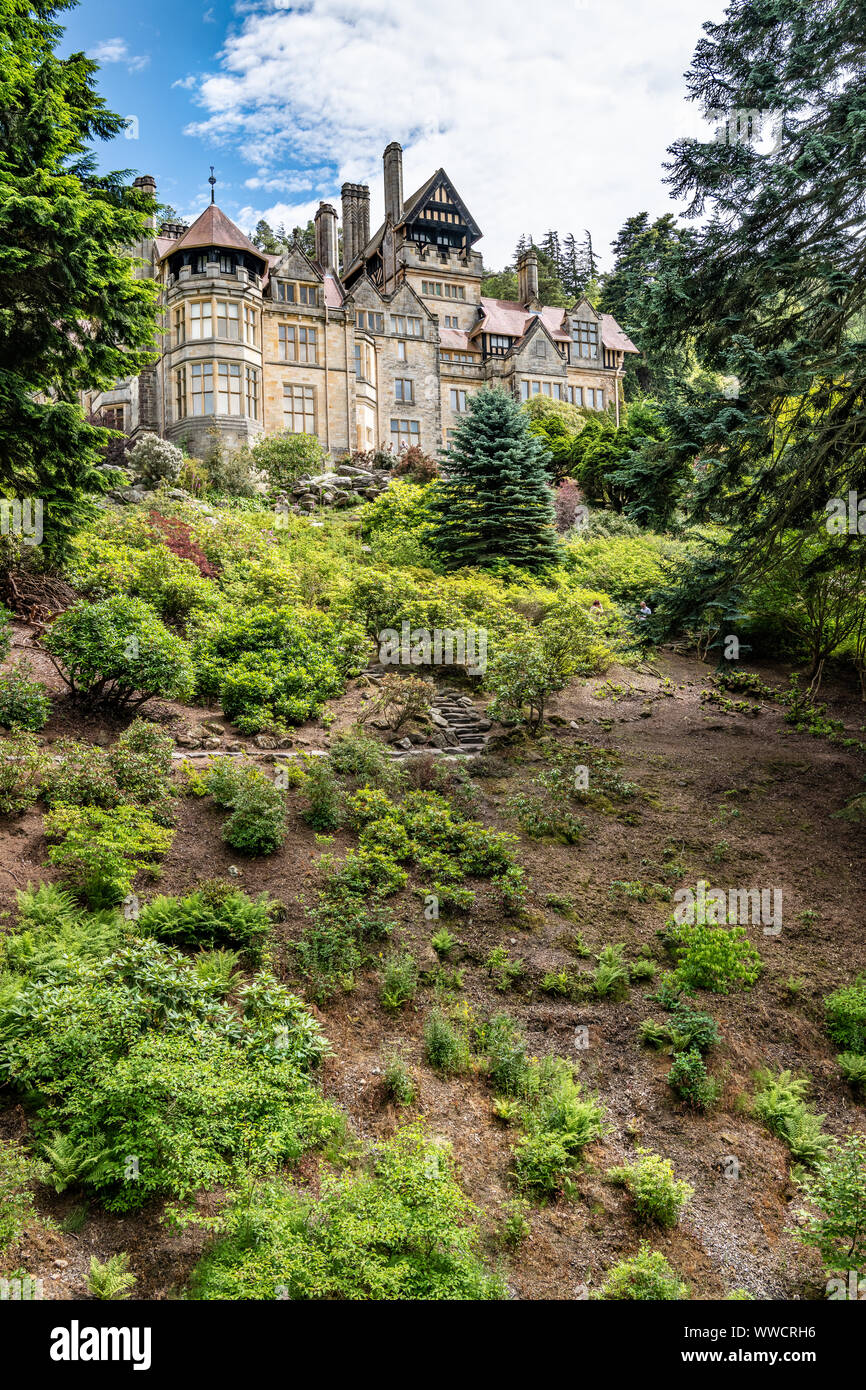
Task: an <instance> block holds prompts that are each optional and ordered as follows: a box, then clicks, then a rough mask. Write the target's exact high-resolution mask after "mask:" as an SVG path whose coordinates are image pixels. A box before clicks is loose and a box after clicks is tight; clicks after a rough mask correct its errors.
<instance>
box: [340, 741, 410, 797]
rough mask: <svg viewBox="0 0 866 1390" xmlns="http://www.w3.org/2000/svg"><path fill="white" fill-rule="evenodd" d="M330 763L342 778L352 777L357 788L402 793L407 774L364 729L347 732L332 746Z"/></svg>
mask: <svg viewBox="0 0 866 1390" xmlns="http://www.w3.org/2000/svg"><path fill="white" fill-rule="evenodd" d="M330 762H331V766H332V767H333V769H334V771H335V772H336V773H338V774H339V775H340V776H341V777H351V778H352V779H353V781H354V782H355V784H356V786H364V787H381V788H382V789H383V790H384V791H388V792H391V793H394V792H397V791H399V790H401V788H402V787H403V785H404V783H405V781H406V772H405V769H404V768H402V767H401V766H400V765H399V763H396V762H394V760H393V759H392V758H389V756H388V754H387V752H386V750H385V748H384V746H383V745H382V744H381V743H379V741H378V740H377V739H375V738H371V737H370V736H369V735H368V734H365V733H364V731H363V729H361V728H359V727H357V726H356V727H355V728H353V729H343V730H342V731H341V732H340V733H339V734H338V735H337V737H336V738H335V739H334V742H333V744H332V745H331V754H330Z"/></svg>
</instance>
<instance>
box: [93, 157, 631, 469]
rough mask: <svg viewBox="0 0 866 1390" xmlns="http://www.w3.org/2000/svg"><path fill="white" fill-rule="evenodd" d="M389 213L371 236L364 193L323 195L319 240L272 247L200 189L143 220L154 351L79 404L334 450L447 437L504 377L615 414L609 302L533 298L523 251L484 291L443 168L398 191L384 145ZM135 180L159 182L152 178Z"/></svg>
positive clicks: (236, 440)
mask: <svg viewBox="0 0 866 1390" xmlns="http://www.w3.org/2000/svg"><path fill="white" fill-rule="evenodd" d="M384 163H385V219H384V221H383V223H382V225H381V226H380V227H379V228H378V230H377V231H376V232H375V233H374V234H373V235H372V236H371V235H370V190H369V188H368V187H366V186H364V185H360V184H348V183H347V184H344V185H343V188H342V224H343V236H342V258H341V261H342V263H340V258H338V237H337V214H336V211H335V209H334V208H333V207H332V206H331V205H330V204H328V203H321V204H320V206H319V210H318V212H317V213H316V217H315V229H316V255H315V260H311V259H310V258H309V257H308V256H307V255H305V254H304V252H303V251H302V250H301V249H300V247H298V246H293V247H291V248H290V249H289V250H288V251H287V252H286V253H285V254H283V255H280V256H274V255H267V254H265V253H264V252H262V251H260V250H259V249H258V248H257V247H256V246H254V245H253V244H252V242H251V241H249V240H248V238H247V237H246V236H245V235H244V234H243V232H241V231H240V230H239V228H238V227H236V226H235V225H234V223H233V222H231V221H230V220H229V218H228V217H226V216H225V214H224V213H222V212H221V211H220V209H219V208H218V207H217V206H216V205H215V204H214V203H213V202H211V204H210V206H209V207H207V208H206V209H205V211H204V212H203V213H202V214H201V216H200V217H199V218H198V219H197V220H196V221H195V222H194V223H193V225H192V226H191V227H189V228H185V227H182V226H177V225H173V224H163V225H162V226H160V227H159V228H157V226H156V224H155V222H154V223H153V225H152V227H151V231H150V234H149V235H148V237H147V238H146V239H145V240H144V241H143V242H141V243H140V244H139V245H138V246H136V247H134V248H133V254H134V255H135V256H136V257H137V258H138V260H139V261H140V263H141V267H142V268H141V272H140V273H141V274H143V275H148V276H150V277H152V278H153V279H155V280H157V281H158V282H159V285H160V290H161V304H162V312H163V319H162V331H161V334H160V338H159V343H158V348H159V358H158V361H157V362H156V364H155V365H154V366H152V367H150V368H148V369H147V370H146V371H144V372H142V373H141V375H140V376H138V377H132V378H129V379H127V380H125V381H121V382H118V383H117V384H116V386H115V389H113V390H111V391H104V392H95V393H93V392H92V393H89V394H88V395H87V396H86V397H85V405H86V408H87V409H88V410H90V411H92V412H93V413H94V414H96V415H98V416H99V417H100V418H101V419H102V420H103V421H104V422H105V423H106V424H109V425H112V426H114V427H115V428H120V429H124V430H126V431H127V433H129V434H131V435H133V436H134V435H136V434H137V433H140V432H142V431H145V430H152V431H155V432H156V433H158V434H161V435H164V436H165V437H166V438H168V439H171V440H174V441H175V442H176V443H180V442H181V441H185V442H186V443H187V445H188V447H189V448H190V450H191V452H192V453H194V454H198V455H201V454H203V453H206V451H207V448H208V445H209V435H210V432H211V431H212V430H213V429H214V427H216V429H217V430H218V431H219V433H220V435H221V437H222V439H223V440H224V442H225V443H226V445H227V446H229V447H234V446H236V445H238V444H241V443H245V442H250V443H251V442H253V441H254V440H255V439H256V438H257V437H258V436H259V435H261V434H262V433H267V434H275V433H279V432H281V431H284V430H289V431H294V432H300V431H303V432H306V433H309V434H314V435H316V436H317V437H318V439H319V441H320V443H321V444H322V446H323V448H325V449H326V450H327V451H329V452H330V453H331V454H332V455H334V456H336V455H339V454H341V453H344V452H346V451H353V450H355V449H370V448H373V447H377V446H382V447H386V448H387V446H388V445H392V446H393V448H394V450H395V452H396V451H399V450H400V449H402V448H404V447H406V446H408V445H411V444H420V445H421V447H422V448H423V449H425V450H426V451H428V452H431V453H436V451H437V450H438V449H439V448H441V447H443V446H444V447H447V446H448V442H449V439H450V437H451V435H452V433H453V431H454V428H455V426H456V425H457V424H458V423H459V421H460V417H461V415H462V414H463V413H464V412H465V411H466V409H467V401H468V399H469V397H470V396H471V395H472V393H473V391H476V390H478V389H479V387H480V386H482V385H483V384H485V383H494V382H499V383H500V384H502V385H504V386H505V387H507V388H508V389H509V390H510V391H512V392H513V393H514V395H515V397H516V398H517V399H518V400H527V399H529V397H531V396H533V395H546V396H551V397H553V398H554V399H557V400H565V401H571V402H573V403H574V404H576V405H582V406H584V407H587V408H589V409H591V410H604V409H607V408H608V407H612V408H613V409H615V410H616V412H617V413H618V411H619V398H620V393H621V389H622V388H621V385H620V382H621V379H622V376H623V359H624V354H625V353H628V352H636V351H637V349H636V348H635V347H634V345H633V344H632V343H631V342H630V341H629V339H628V338H627V337H626V335H625V334H624V333H623V331H622V329H621V328H620V327H619V325H618V324H617V322H616V320H615V319H613V318H612V317H611V316H610V315H609V314H599V313H597V312H596V310H595V309H593V307H592V305H591V304H589V302H588V301H587V300H585V299H582V300H580V301H579V302H578V303H577V304H575V305H573V306H572V307H571V308H570V309H561V308H553V307H551V306H549V305H543V304H541V302H540V301H539V298H538V264H537V259H536V255H535V252H533V251H529V252H527V253H526V254H525V255H524V256H523V257H522V259H521V261H520V262H519V265H518V278H519V287H520V288H519V299H518V301H517V302H516V303H512V302H509V301H506V300H500V299H487V298H485V297H484V296H482V294H481V277H482V267H481V256H480V254H479V253H478V252H477V251H476V250H474V247H475V244H476V242H478V241H479V239H480V237H481V231H480V229H479V227H478V225H477V224H476V222H475V221H474V220H473V218H472V215H471V213H470V212H469V210H468V208H467V207H466V205H465V203H464V202H463V200H462V198H461V197H460V196H459V194H458V193H457V191H456V189H455V188H454V186H453V184H452V183H451V181H450V179H449V178H448V175H447V174H446V173H445V171H444V169H437V170H436V172H435V174H433V175H431V177H430V178H429V179H428V180H427V182H426V183H424V184H422V186H421V187H420V188H419V189H418V191H417V192H416V193H413V194H412V195H411V197H409V198H404V196H403V151H402V149H401V147H400V145H398V144H396V143H393V144H390V145H389V146H388V148H387V149H386V150H385V154H384ZM136 184H137V185H138V186H140V187H143V188H146V189H148V190H149V191H150V192H151V194H153V195H155V193H156V184H155V181H154V180H153V179H152V178H150V177H149V176H144V177H142V178H139V179H136Z"/></svg>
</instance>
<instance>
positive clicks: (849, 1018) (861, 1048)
mask: <svg viewBox="0 0 866 1390" xmlns="http://www.w3.org/2000/svg"><path fill="white" fill-rule="evenodd" d="M824 1009H825V1012H826V1015H827V1032H828V1033H829V1034H830V1037H831V1038H832V1039H833V1041H834V1043H836V1045H837V1046H838V1047H841V1048H843V1049H844V1050H845V1051H846V1052H859V1053H861V1054H866V975H858V976H857V979H856V980H854V981H853V982H852V983H851V984H850V985H843V986H842V987H841V989H837V990H836V991H835V992H834V993H833V994H830V995H828V996H827V998H826V999H825V1000H824Z"/></svg>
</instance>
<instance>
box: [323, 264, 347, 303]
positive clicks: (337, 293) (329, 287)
mask: <svg viewBox="0 0 866 1390" xmlns="http://www.w3.org/2000/svg"><path fill="white" fill-rule="evenodd" d="M344 298H345V295H344V293H343V287H342V285H341V284H340V282H339V280H338V279H337V277H336V275H332V274H331V273H330V271H325V304H326V305H327V307H328V308H329V309H339V308H340V306H341V305H342V303H343V299H344Z"/></svg>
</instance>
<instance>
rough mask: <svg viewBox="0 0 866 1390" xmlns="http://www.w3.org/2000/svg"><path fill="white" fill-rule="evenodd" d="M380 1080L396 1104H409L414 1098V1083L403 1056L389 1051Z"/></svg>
mask: <svg viewBox="0 0 866 1390" xmlns="http://www.w3.org/2000/svg"><path fill="white" fill-rule="evenodd" d="M382 1081H383V1082H384V1085H385V1090H386V1091H387V1092H388V1095H389V1096H390V1097H391V1099H392V1100H395V1101H396V1102H397V1104H398V1105H411V1104H412V1102H413V1100H414V1099H415V1085H414V1083H413V1081H412V1077H411V1076H410V1075H409V1069H408V1067H407V1066H406V1063H405V1062H404V1061H403V1058H402V1057H401V1056H400V1055H399V1054H398V1053H396V1052H392V1053H389V1055H388V1056H387V1057H386V1058H385V1068H384V1071H383V1073H382Z"/></svg>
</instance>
